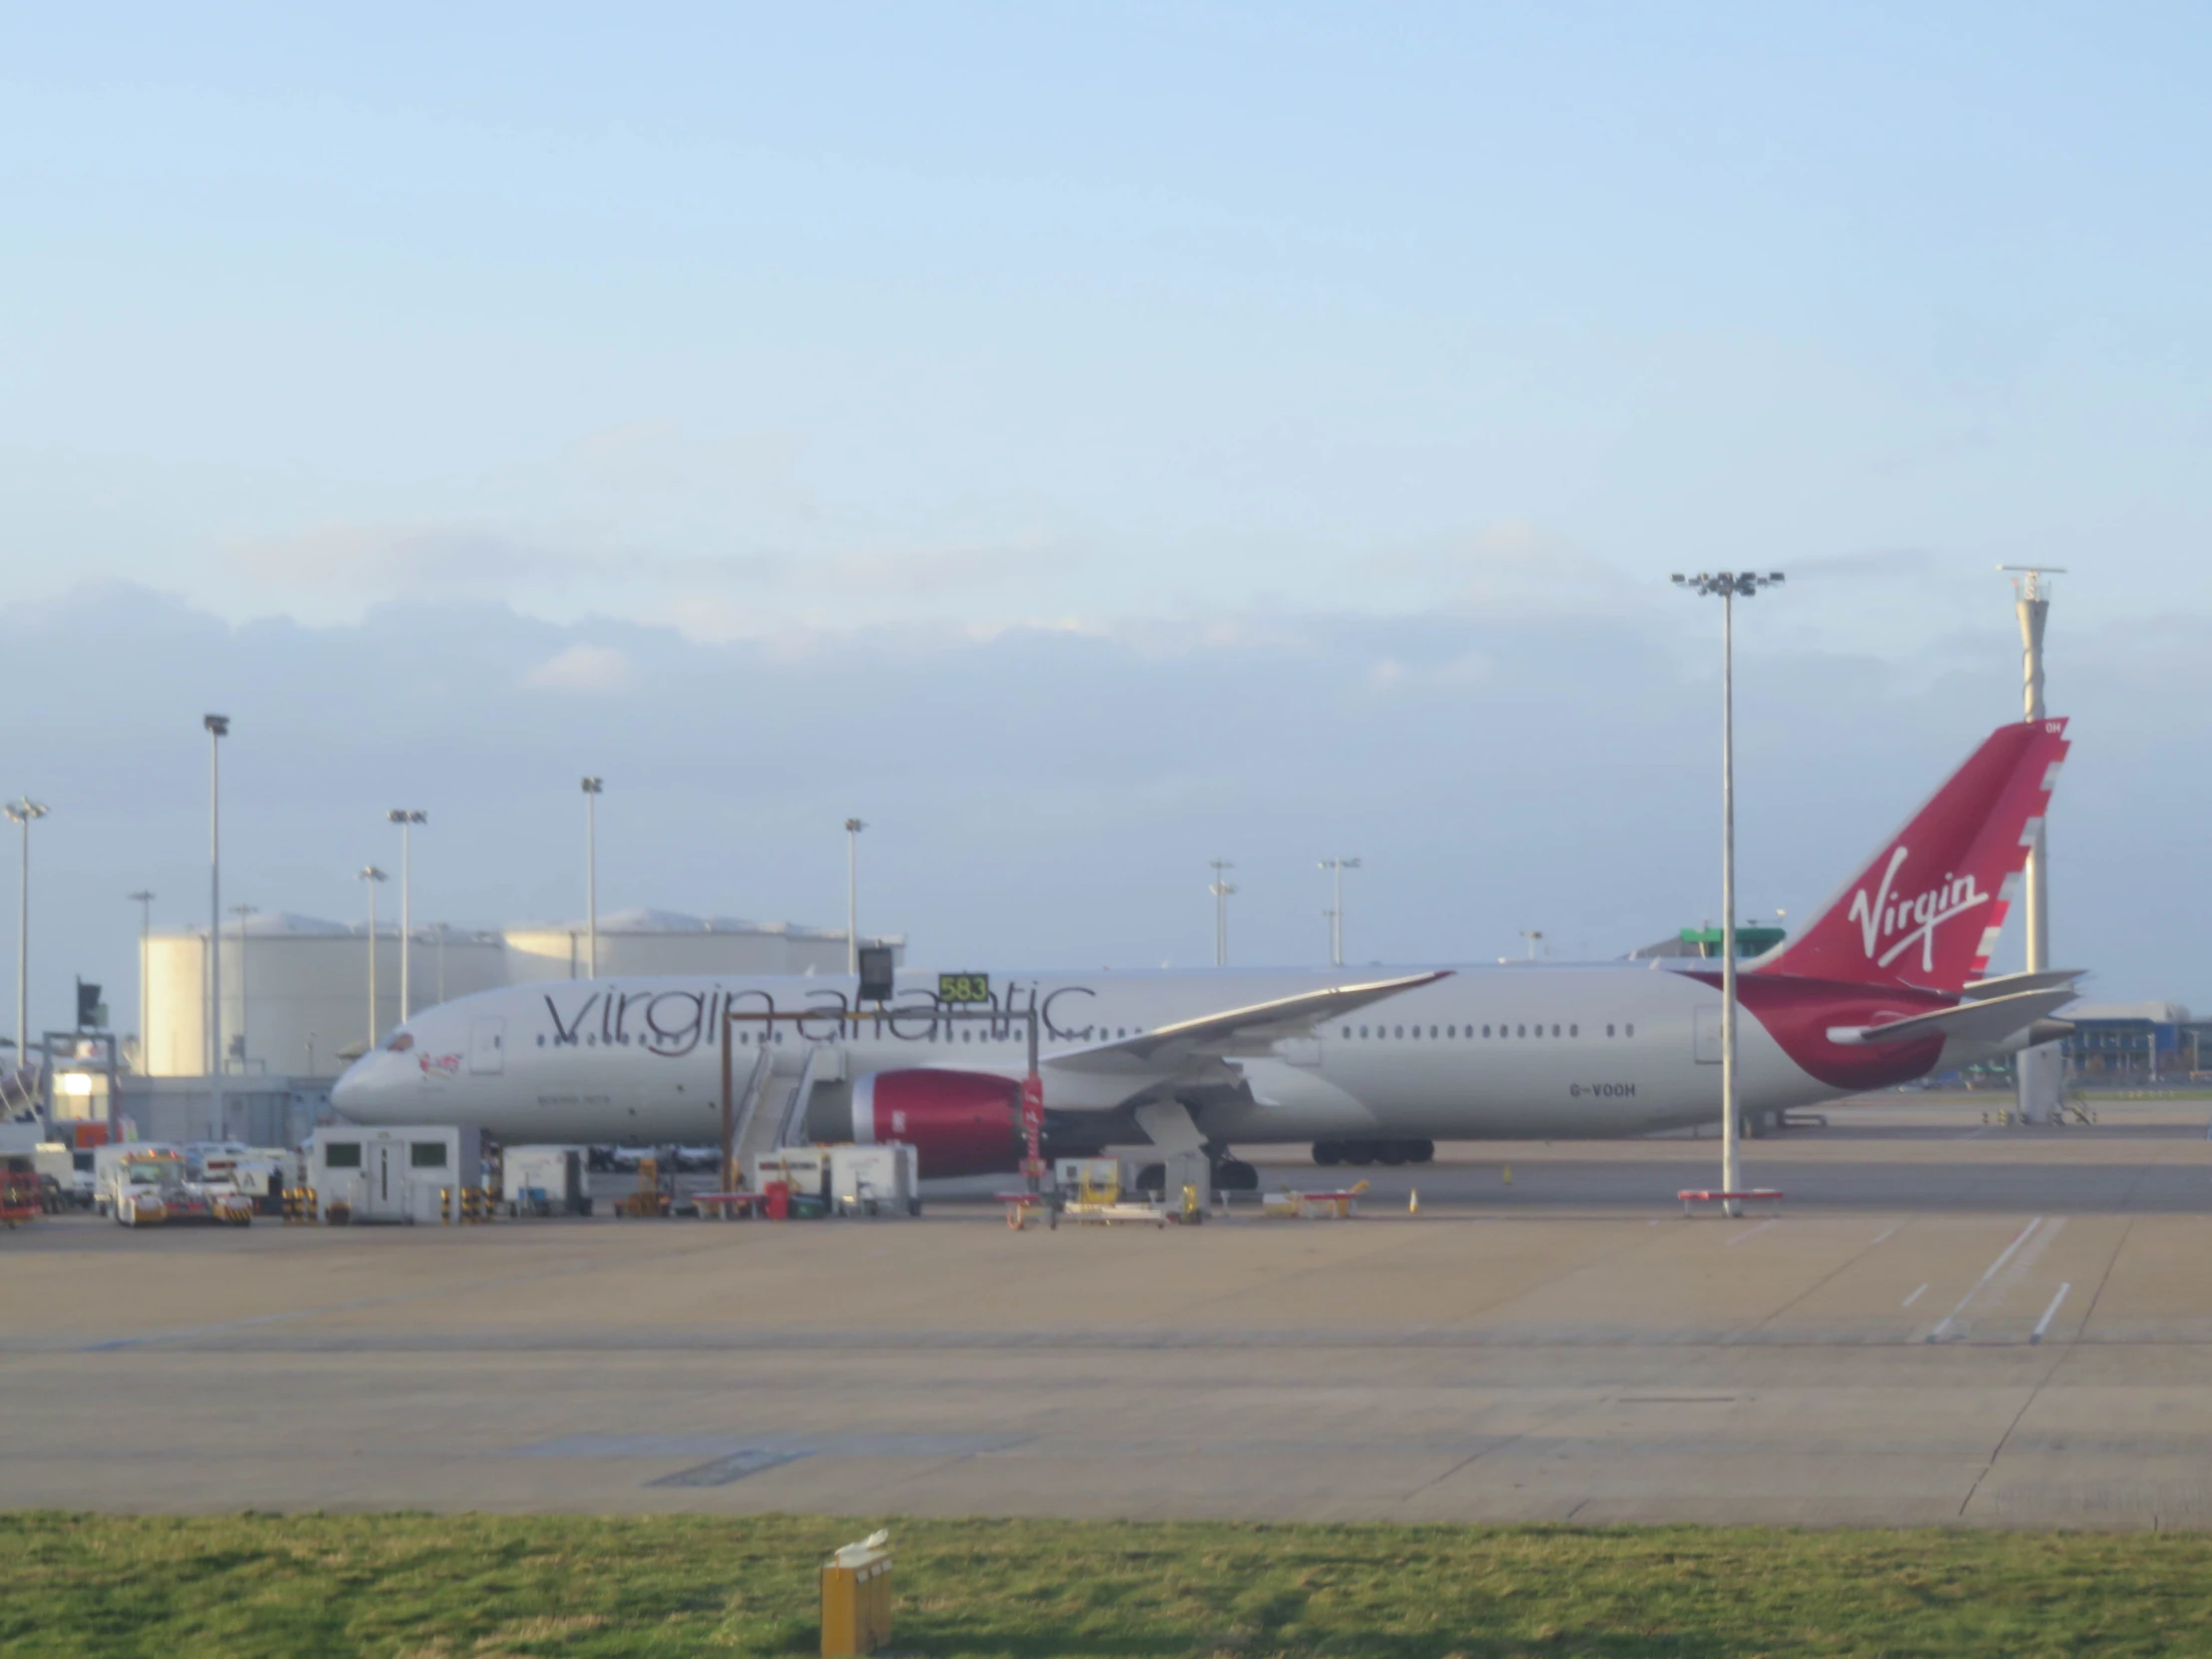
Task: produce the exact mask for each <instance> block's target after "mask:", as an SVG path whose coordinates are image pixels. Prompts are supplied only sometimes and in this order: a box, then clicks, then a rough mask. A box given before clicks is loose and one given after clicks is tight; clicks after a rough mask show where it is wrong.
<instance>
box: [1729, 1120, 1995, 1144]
mask: <svg viewBox="0 0 2212 1659" xmlns="http://www.w3.org/2000/svg"><path fill="white" fill-rule="evenodd" d="M1721 1127H1722V1128H1723V1129H1726V1128H1727V1127H1728V1125H1727V1124H1725V1123H1724V1124H1722V1125H1721ZM1995 1127H1996V1125H1995V1124H1993V1123H1985V1124H1983V1125H1982V1126H1981V1127H1980V1128H1979V1129H1973V1130H1968V1131H1967V1132H1966V1133H1965V1134H1963V1135H1953V1136H1952V1137H1951V1139H1952V1140H1956V1141H1978V1140H1979V1139H1981V1137H1982V1136H1984V1135H1986V1134H1987V1133H1988V1132H1989V1131H1990V1130H1992V1129H1994V1128H1995Z"/></svg>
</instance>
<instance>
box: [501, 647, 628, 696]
mask: <svg viewBox="0 0 2212 1659" xmlns="http://www.w3.org/2000/svg"><path fill="white" fill-rule="evenodd" d="M631 670H632V664H631V662H630V655H629V653H628V652H625V651H618V650H616V649H615V648H614V647H613V646H611V645H584V644H581V643H579V644H576V645H572V646H570V647H569V648H568V649H567V650H566V651H563V652H560V653H559V654H557V655H555V656H551V657H548V658H546V660H545V661H544V662H542V663H540V664H538V666H537V667H535V668H533V669H531V670H530V672H529V673H527V674H525V675H524V676H523V677H522V679H521V682H520V684H521V685H522V686H523V687H524V688H525V689H526V690H529V691H556V692H597V693H604V692H618V691H622V690H624V689H626V688H627V687H628V686H629V684H630V680H631Z"/></svg>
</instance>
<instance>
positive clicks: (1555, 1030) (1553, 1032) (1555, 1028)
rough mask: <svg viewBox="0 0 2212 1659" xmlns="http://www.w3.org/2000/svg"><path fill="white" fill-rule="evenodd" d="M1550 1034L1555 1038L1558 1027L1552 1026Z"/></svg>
mask: <svg viewBox="0 0 2212 1659" xmlns="http://www.w3.org/2000/svg"><path fill="white" fill-rule="evenodd" d="M1551 1034H1552V1035H1553V1036H1555V1037H1556V1036H1557V1035H1558V1034H1559V1027H1558V1026H1556V1025H1554V1026H1553V1027H1552V1028H1551Z"/></svg>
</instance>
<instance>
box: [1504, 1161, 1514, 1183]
mask: <svg viewBox="0 0 2212 1659" xmlns="http://www.w3.org/2000/svg"><path fill="white" fill-rule="evenodd" d="M1512 1184H1513V1166H1512V1165H1511V1164H1507V1165H1506V1166H1505V1185H1506V1186H1508V1187H1510V1186H1511V1185H1512Z"/></svg>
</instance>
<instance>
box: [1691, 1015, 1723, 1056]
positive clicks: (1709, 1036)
mask: <svg viewBox="0 0 2212 1659" xmlns="http://www.w3.org/2000/svg"><path fill="white" fill-rule="evenodd" d="M1691 1015H1692V1021H1693V1023H1692V1025H1691V1029H1690V1048H1691V1052H1692V1054H1693V1055H1694V1056H1695V1058H1696V1060H1697V1063H1698V1064H1699V1065H1701V1066H1717V1065H1719V1064H1720V1063H1721V1011H1720V1009H1718V1008H1696V1009H1693V1010H1691Z"/></svg>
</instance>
